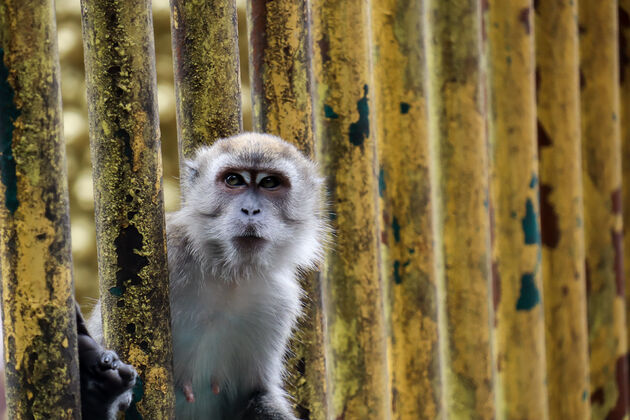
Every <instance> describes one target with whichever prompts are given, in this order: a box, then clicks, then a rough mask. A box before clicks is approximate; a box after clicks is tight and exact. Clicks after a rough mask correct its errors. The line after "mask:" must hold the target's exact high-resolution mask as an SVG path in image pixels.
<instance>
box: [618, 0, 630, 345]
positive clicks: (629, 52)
mask: <svg viewBox="0 0 630 420" xmlns="http://www.w3.org/2000/svg"><path fill="white" fill-rule="evenodd" d="M617 10H618V19H619V20H618V24H619V28H618V30H619V71H620V74H619V94H620V95H619V96H620V115H621V118H620V124H621V159H622V165H621V166H622V178H623V179H622V193H621V195H622V197H623V198H622V202H623V224H624V230H623V232H624V236H623V246H624V259H623V264H624V274H625V286H626V331H627V333H626V337H628V336H630V325H628V320H629V319H630V284H629V283H630V229H629V228H628V227H629V226H630V0H619V8H618V9H617Z"/></svg>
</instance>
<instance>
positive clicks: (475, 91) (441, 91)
mask: <svg viewBox="0 0 630 420" xmlns="http://www.w3.org/2000/svg"><path fill="white" fill-rule="evenodd" d="M427 4H428V7H427V12H426V16H427V19H426V21H427V22H428V29H429V31H428V35H427V41H426V42H425V46H426V48H427V62H428V66H427V67H428V69H429V70H430V71H429V95H428V103H429V136H430V139H431V143H430V147H431V149H430V150H431V160H432V161H433V162H434V163H435V164H434V165H433V167H432V174H431V175H432V180H433V183H434V185H435V188H434V189H433V192H432V201H433V205H434V215H435V217H434V221H435V226H436V231H438V232H441V235H436V241H435V242H436V244H435V247H436V248H435V255H436V261H437V273H438V274H437V282H438V288H439V293H440V294H441V296H443V298H442V301H441V302H440V303H441V305H439V310H440V312H439V316H438V318H439V336H440V339H441V340H442V357H443V367H444V380H445V399H446V414H447V416H448V417H449V418H451V419H466V420H470V419H492V418H494V413H495V407H494V401H495V394H494V369H493V356H492V354H493V353H492V330H491V322H492V320H493V310H492V289H491V283H490V220H489V209H488V205H489V195H488V154H487V147H486V135H485V132H486V129H485V118H486V106H485V91H484V84H483V82H482V80H483V78H484V65H483V60H482V39H481V35H482V31H481V11H480V2H477V1H474V0H455V1H448V2H445V1H440V0H430V1H428V3H427Z"/></svg>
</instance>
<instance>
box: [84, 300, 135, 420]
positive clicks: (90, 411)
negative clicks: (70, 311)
mask: <svg viewBox="0 0 630 420" xmlns="http://www.w3.org/2000/svg"><path fill="white" fill-rule="evenodd" d="M76 317H77V335H78V344H79V370H80V380H81V414H82V418H84V419H93V420H113V419H114V418H115V416H116V413H117V412H118V411H119V410H122V411H124V410H126V409H127V408H129V404H131V398H132V393H131V388H133V386H134V385H135V383H136V377H137V376H138V375H137V373H136V371H135V369H134V368H133V366H131V365H128V364H126V363H123V362H122V361H121V360H120V359H119V358H118V355H117V354H116V353H115V352H113V351H111V350H106V349H104V348H103V347H102V346H101V345H100V344H98V343H97V342H96V341H95V340H94V339H93V338H92V336H91V335H90V333H89V332H88V330H87V327H86V326H85V321H84V320H83V316H82V315H81V311H80V310H79V306H78V305H77V306H76Z"/></svg>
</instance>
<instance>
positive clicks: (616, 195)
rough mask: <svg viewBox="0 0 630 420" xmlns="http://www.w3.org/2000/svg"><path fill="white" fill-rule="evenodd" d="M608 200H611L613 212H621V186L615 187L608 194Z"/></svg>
mask: <svg viewBox="0 0 630 420" xmlns="http://www.w3.org/2000/svg"><path fill="white" fill-rule="evenodd" d="M610 201H611V202H612V212H613V214H622V212H623V202H622V199H621V187H619V188H617V189H616V190H615V191H613V192H612V193H611V194H610Z"/></svg>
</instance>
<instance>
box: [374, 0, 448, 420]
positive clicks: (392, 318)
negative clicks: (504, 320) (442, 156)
mask: <svg viewBox="0 0 630 420" xmlns="http://www.w3.org/2000/svg"><path fill="white" fill-rule="evenodd" d="M371 13H372V43H373V45H372V49H373V50H372V54H373V69H374V70H373V71H374V106H373V108H374V115H375V125H376V129H377V133H376V134H377V139H378V154H379V165H380V166H379V193H380V197H381V209H380V211H381V234H380V238H381V250H382V251H383V252H382V265H381V267H382V273H383V282H384V288H385V290H386V291H385V298H386V300H385V307H386V311H387V314H388V316H387V326H388V338H389V339H388V350H389V352H388V353H389V357H388V358H389V371H390V382H391V387H392V395H391V400H392V418H394V419H400V420H403V419H409V420H416V419H427V420H435V419H440V418H443V414H444V406H443V396H444V394H443V390H442V386H443V384H442V378H441V366H440V348H439V343H438V319H437V318H438V311H437V307H438V295H437V283H436V273H435V258H434V254H433V236H434V233H433V214H432V213H433V210H432V203H431V199H430V197H431V185H430V170H429V167H430V165H431V164H432V162H431V160H430V157H429V138H428V128H427V125H428V121H427V120H428V113H427V99H426V97H427V86H426V73H427V72H426V59H425V50H424V48H423V47H422V46H423V43H424V38H425V25H424V2H423V1H422V0H413V1H403V0H379V1H373V2H372V11H371Z"/></svg>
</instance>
